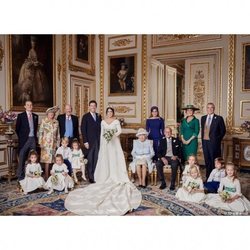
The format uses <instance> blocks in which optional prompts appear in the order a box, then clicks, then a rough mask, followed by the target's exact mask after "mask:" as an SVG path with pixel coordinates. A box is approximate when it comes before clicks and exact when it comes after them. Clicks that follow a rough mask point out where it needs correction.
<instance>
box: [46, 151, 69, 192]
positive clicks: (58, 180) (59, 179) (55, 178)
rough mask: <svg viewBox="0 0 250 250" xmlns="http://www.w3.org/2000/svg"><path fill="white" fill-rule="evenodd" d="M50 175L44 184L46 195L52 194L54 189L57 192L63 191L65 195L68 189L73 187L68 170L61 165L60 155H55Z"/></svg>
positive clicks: (61, 158) (61, 157)
mask: <svg viewBox="0 0 250 250" xmlns="http://www.w3.org/2000/svg"><path fill="white" fill-rule="evenodd" d="M50 173H51V176H50V177H49V179H48V180H47V182H46V184H45V187H46V189H49V192H48V194H52V193H53V191H54V189H56V190H58V191H62V190H64V191H65V193H66V194H67V193H68V188H73V187H74V181H73V180H72V178H71V177H70V176H69V175H68V169H67V166H66V165H65V164H64V163H63V156H62V155H60V154H57V155H56V163H55V164H54V165H53V167H52V170H51V172H50Z"/></svg>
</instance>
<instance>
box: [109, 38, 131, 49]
mask: <svg viewBox="0 0 250 250" xmlns="http://www.w3.org/2000/svg"><path fill="white" fill-rule="evenodd" d="M132 42H133V41H132V40H131V39H119V40H116V41H115V42H113V43H112V44H113V45H114V46H115V47H123V46H126V45H128V44H130V43H132Z"/></svg>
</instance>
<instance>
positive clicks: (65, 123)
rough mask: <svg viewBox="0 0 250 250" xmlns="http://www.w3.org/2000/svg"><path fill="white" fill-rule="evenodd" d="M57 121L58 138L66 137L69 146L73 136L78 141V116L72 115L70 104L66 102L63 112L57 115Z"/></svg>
mask: <svg viewBox="0 0 250 250" xmlns="http://www.w3.org/2000/svg"><path fill="white" fill-rule="evenodd" d="M57 120H58V122H59V133H60V138H63V137H65V136H66V137H68V138H69V146H70V145H71V142H72V140H73V139H74V138H77V140H78V141H79V122H78V117H77V116H75V115H72V106H71V105H70V104H66V106H65V113H64V114H62V115H59V116H58V117H57Z"/></svg>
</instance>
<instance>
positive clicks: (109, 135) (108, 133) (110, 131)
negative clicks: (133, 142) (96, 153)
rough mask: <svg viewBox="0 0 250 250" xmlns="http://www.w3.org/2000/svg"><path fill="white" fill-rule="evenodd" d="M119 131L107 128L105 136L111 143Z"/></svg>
mask: <svg viewBox="0 0 250 250" xmlns="http://www.w3.org/2000/svg"><path fill="white" fill-rule="evenodd" d="M116 132H117V130H116V129H105V130H104V133H103V137H104V138H105V140H106V141H107V143H109V142H110V141H111V139H112V138H113V135H114V134H115V133H116Z"/></svg>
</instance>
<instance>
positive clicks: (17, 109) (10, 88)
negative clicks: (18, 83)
mask: <svg viewBox="0 0 250 250" xmlns="http://www.w3.org/2000/svg"><path fill="white" fill-rule="evenodd" d="M8 40H9V74H8V77H9V79H8V82H9V96H10V98H9V107H10V109H13V102H12V101H13V83H12V47H11V43H12V38H11V35H9V37H8ZM52 50H53V52H52V57H53V58H52V65H53V73H52V74H53V105H55V104H56V89H57V86H56V85H57V81H56V63H55V59H56V55H55V51H56V50H55V36H54V35H52ZM47 108H48V107H36V106H34V107H33V110H34V111H36V112H44V111H46V110H47ZM23 109H24V108H23V106H16V107H15V108H14V109H13V110H15V111H23Z"/></svg>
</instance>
